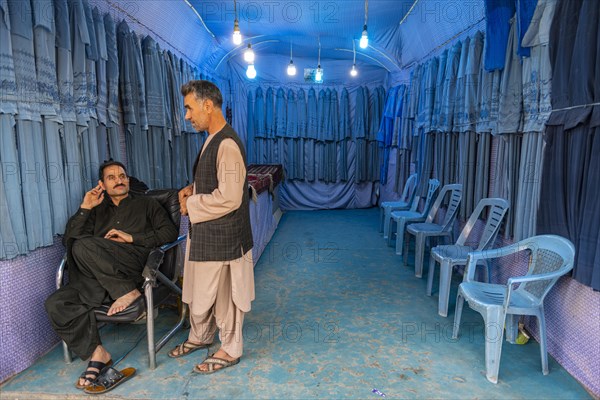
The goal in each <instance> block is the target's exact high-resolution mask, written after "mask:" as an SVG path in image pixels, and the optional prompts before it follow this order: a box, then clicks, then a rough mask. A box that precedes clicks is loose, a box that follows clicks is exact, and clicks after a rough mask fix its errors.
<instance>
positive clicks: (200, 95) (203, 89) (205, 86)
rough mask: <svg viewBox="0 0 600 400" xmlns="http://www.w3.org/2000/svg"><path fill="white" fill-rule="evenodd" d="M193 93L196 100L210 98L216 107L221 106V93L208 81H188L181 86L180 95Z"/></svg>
mask: <svg viewBox="0 0 600 400" xmlns="http://www.w3.org/2000/svg"><path fill="white" fill-rule="evenodd" d="M190 93H193V94H194V96H195V97H196V100H210V101H212V103H213V105H214V106H215V107H217V108H221V107H223V95H222V94H221V91H220V90H219V88H218V87H217V85H215V84H214V83H212V82H210V81H200V80H198V81H189V82H188V83H186V84H184V85H183V86H181V95H182V96H184V97H185V96H187V95H188V94H190Z"/></svg>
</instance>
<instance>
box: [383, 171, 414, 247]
mask: <svg viewBox="0 0 600 400" xmlns="http://www.w3.org/2000/svg"><path fill="white" fill-rule="evenodd" d="M416 186H417V174H412V175H411V176H409V177H408V179H407V180H406V183H405V184H404V190H403V191H402V196H400V200H398V201H384V202H383V203H381V206H380V207H381V208H380V211H379V232H383V238H384V239H387V238H388V235H389V232H390V230H389V229H390V219H391V214H392V211H397V210H408V209H410V208H411V207H412V204H413V202H414V199H415V196H416V194H417V191H416V190H415V188H416ZM417 205H418V202H417ZM415 209H416V206H415Z"/></svg>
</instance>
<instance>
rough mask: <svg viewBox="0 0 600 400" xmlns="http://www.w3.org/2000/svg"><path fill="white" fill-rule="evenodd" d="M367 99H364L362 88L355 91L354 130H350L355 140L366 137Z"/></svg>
mask: <svg viewBox="0 0 600 400" xmlns="http://www.w3.org/2000/svg"><path fill="white" fill-rule="evenodd" d="M367 113H368V99H365V93H364V91H363V88H362V86H361V87H358V89H357V90H356V106H355V112H354V127H353V128H354V129H353V130H352V133H353V137H354V138H355V139H364V138H366V137H367V122H368V114H367Z"/></svg>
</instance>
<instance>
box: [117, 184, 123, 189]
mask: <svg viewBox="0 0 600 400" xmlns="http://www.w3.org/2000/svg"><path fill="white" fill-rule="evenodd" d="M119 186H121V187H125V185H122V184H121V185H115V187H116V188H118V187H119Z"/></svg>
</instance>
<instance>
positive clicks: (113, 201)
mask: <svg viewBox="0 0 600 400" xmlns="http://www.w3.org/2000/svg"><path fill="white" fill-rule="evenodd" d="M177 234H178V232H177V228H176V227H175V225H174V224H173V222H172V221H171V219H170V218H169V215H168V214H167V211H166V210H165V209H164V208H163V207H162V206H161V205H160V204H159V203H158V202H157V201H156V200H154V199H152V198H150V197H147V196H134V195H132V194H130V193H129V177H128V176H127V172H126V171H125V166H124V165H123V164H121V163H120V162H118V161H108V162H106V163H104V164H102V165H101V166H100V180H99V182H98V186H96V187H95V188H93V189H92V190H90V191H89V192H87V193H86V194H85V197H84V198H83V201H82V203H81V206H80V207H79V210H78V211H77V213H76V214H75V215H73V216H72V217H71V218H70V219H69V222H68V223H67V228H66V229H65V235H64V237H63V243H64V245H65V246H66V247H67V263H68V267H69V283H68V284H67V285H65V286H63V287H61V288H60V289H58V290H57V291H56V292H54V293H53V294H52V295H50V297H48V299H47V300H46V311H47V312H48V317H49V318H50V322H51V323H52V327H53V328H54V330H55V331H56V333H57V334H58V335H59V336H60V337H61V338H62V339H63V340H64V341H65V343H66V344H67V346H68V347H69V349H71V350H72V351H73V352H74V353H75V354H77V355H78V356H79V357H81V359H82V360H86V359H88V358H89V359H90V362H89V363H88V367H87V369H86V370H85V371H84V372H83V373H82V374H81V377H80V378H79V380H78V381H77V382H76V383H75V386H76V387H77V388H78V389H83V388H85V387H87V386H89V385H90V384H92V382H93V381H94V380H95V379H96V378H97V377H98V375H99V374H100V371H101V370H102V369H103V368H104V367H106V366H107V365H110V364H112V360H111V355H110V353H109V352H108V351H107V350H106V349H105V348H104V346H102V342H101V341H100V335H99V334H98V328H97V324H96V316H95V314H94V308H96V307H100V306H101V305H102V304H105V303H107V302H112V305H111V306H110V308H109V310H108V312H107V315H113V314H117V313H120V312H121V311H123V310H125V309H126V308H127V307H128V306H129V305H131V304H132V303H133V302H134V301H141V300H142V297H141V293H140V291H139V289H138V288H139V287H140V285H141V283H142V281H143V278H142V270H143V268H144V263H145V262H146V259H147V258H148V254H149V253H150V251H151V250H152V249H153V248H155V247H157V246H160V245H163V244H165V243H168V242H172V241H174V240H175V239H177Z"/></svg>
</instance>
